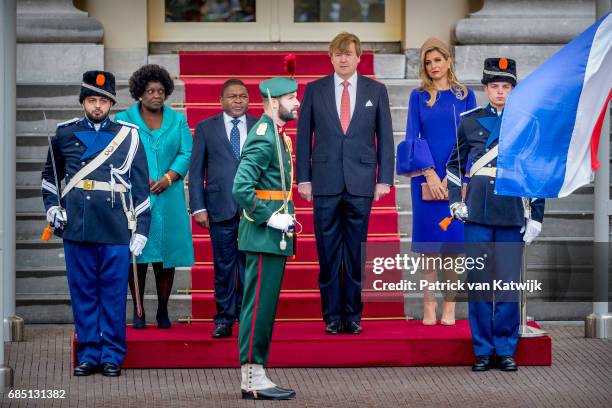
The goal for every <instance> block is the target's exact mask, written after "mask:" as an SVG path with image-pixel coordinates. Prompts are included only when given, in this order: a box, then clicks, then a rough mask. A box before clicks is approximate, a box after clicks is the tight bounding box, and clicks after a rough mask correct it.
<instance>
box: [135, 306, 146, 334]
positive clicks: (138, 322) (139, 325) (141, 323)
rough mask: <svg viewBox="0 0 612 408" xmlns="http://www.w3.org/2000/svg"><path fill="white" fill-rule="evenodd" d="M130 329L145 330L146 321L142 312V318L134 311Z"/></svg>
mask: <svg viewBox="0 0 612 408" xmlns="http://www.w3.org/2000/svg"><path fill="white" fill-rule="evenodd" d="M132 327H133V328H134V329H139V330H140V329H146V328H147V320H146V318H145V313H144V310H143V311H142V316H141V317H138V315H137V314H136V310H134V316H133V317H132Z"/></svg>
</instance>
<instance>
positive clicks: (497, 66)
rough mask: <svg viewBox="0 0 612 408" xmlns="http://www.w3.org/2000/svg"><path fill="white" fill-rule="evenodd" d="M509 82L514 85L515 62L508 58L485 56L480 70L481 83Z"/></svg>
mask: <svg viewBox="0 0 612 408" xmlns="http://www.w3.org/2000/svg"><path fill="white" fill-rule="evenodd" d="M489 82H510V83H511V84H512V86H516V62H515V61H514V60H513V59H510V58H487V59H486V60H485V62H484V70H483V71H482V83H483V84H484V85H486V84H488V83H489Z"/></svg>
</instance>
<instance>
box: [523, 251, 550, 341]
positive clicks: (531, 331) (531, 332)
mask: <svg viewBox="0 0 612 408" xmlns="http://www.w3.org/2000/svg"><path fill="white" fill-rule="evenodd" d="M527 247H528V245H527V244H525V245H523V251H522V258H523V264H522V265H521V283H524V282H526V276H527ZM520 307H521V323H520V326H519V336H520V337H542V336H547V335H548V333H547V332H546V331H545V330H542V329H538V328H537V327H531V326H529V325H528V324H527V322H528V321H529V318H528V317H527V291H526V290H525V289H522V290H521V299H520Z"/></svg>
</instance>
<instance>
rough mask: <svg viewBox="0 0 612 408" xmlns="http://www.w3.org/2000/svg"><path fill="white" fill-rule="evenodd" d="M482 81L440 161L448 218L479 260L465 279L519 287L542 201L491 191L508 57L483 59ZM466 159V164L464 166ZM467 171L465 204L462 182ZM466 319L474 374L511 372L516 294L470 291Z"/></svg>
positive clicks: (510, 76) (512, 75)
mask: <svg viewBox="0 0 612 408" xmlns="http://www.w3.org/2000/svg"><path fill="white" fill-rule="evenodd" d="M482 83H483V84H484V91H485V94H487V96H488V97H489V102H490V103H489V104H488V105H487V107H486V108H482V107H477V108H475V109H472V110H471V111H468V112H465V113H464V114H462V118H461V122H460V124H459V128H458V130H457V145H456V146H455V148H454V150H453V152H452V154H451V156H450V159H449V162H448V164H447V173H446V175H447V177H448V191H449V193H448V194H449V203H450V208H451V214H452V215H453V216H454V217H455V218H457V219H459V220H461V221H463V222H465V228H464V236H465V245H466V255H467V256H468V257H473V258H477V257H484V260H485V262H484V268H483V269H481V270H478V269H477V268H474V269H472V270H471V271H469V274H468V281H469V282H474V283H489V284H490V285H491V288H492V289H493V288H494V286H493V281H494V280H498V281H503V282H510V281H514V282H519V281H520V270H521V267H522V262H521V261H522V255H523V253H522V251H523V245H524V243H527V244H529V243H531V241H533V240H534V239H535V238H536V237H537V235H538V234H539V233H540V231H541V229H542V219H543V217H544V200H542V199H537V200H529V199H524V198H521V197H509V196H500V195H497V194H495V192H494V187H495V175H496V163H497V150H498V138H499V131H500V126H501V120H502V113H503V108H504V105H505V102H506V98H507V96H508V94H509V93H510V91H511V90H512V88H513V87H514V86H516V64H515V62H514V61H513V60H511V59H506V58H488V59H486V61H485V64H484V72H483V79H482ZM468 160H469V161H470V162H469V163H468ZM466 169H469V177H470V180H469V183H468V186H467V194H466V197H465V201H462V199H461V179H462V175H464V174H465V172H466ZM468 296H469V319H470V327H471V330H472V342H473V347H474V354H475V355H476V362H475V364H474V366H473V367H472V369H473V370H474V371H486V370H488V369H490V368H492V367H493V364H494V358H495V359H496V362H497V366H498V367H499V368H501V369H502V370H504V371H516V370H517V366H516V362H515V361H514V358H513V355H514V351H515V349H516V344H517V342H518V338H519V333H518V330H519V303H518V299H519V297H518V292H517V291H495V290H490V291H486V290H483V291H470V292H469V293H468Z"/></svg>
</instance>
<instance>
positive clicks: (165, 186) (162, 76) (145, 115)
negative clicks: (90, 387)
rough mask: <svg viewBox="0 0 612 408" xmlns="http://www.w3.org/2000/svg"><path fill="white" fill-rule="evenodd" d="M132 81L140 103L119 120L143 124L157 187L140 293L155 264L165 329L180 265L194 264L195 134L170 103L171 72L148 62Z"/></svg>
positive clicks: (139, 324)
mask: <svg viewBox="0 0 612 408" xmlns="http://www.w3.org/2000/svg"><path fill="white" fill-rule="evenodd" d="M129 85H130V94H131V95H132V97H133V98H134V99H135V100H136V101H137V102H136V103H135V104H134V105H132V107H131V108H130V109H128V110H126V111H124V112H121V113H118V114H117V116H116V117H115V120H117V121H125V122H129V123H132V124H134V125H136V126H138V128H139V133H140V141H141V142H142V144H143V146H144V148H145V152H146V154H147V161H148V163H149V177H150V179H149V183H150V191H151V195H150V198H151V229H150V231H149V239H148V241H147V245H146V246H145V248H144V250H143V252H142V254H141V255H140V256H139V257H138V258H137V260H136V261H137V264H138V265H137V267H138V268H137V269H138V284H139V289H140V290H139V292H140V298H141V299H143V294H144V286H145V278H146V276H147V268H148V266H149V263H151V264H152V265H153V272H154V273H155V283H156V286H157V302H158V303H157V316H156V317H157V325H158V327H160V328H164V329H165V328H169V327H170V326H171V323H170V319H169V317H168V299H169V298H170V293H171V291H172V282H173V280H174V270H175V268H176V267H187V266H192V265H193V244H192V240H191V223H190V218H189V214H188V212H187V204H186V202H185V191H184V186H183V179H184V177H185V175H186V174H187V170H188V169H189V160H190V158H191V147H192V137H191V132H190V131H189V126H188V125H187V119H186V118H185V115H183V114H182V113H179V112H176V111H174V110H172V109H170V108H169V107H167V106H165V105H164V101H165V100H166V99H167V98H168V96H170V94H171V93H172V91H173V90H174V83H173V81H172V78H171V77H170V74H168V71H166V70H165V69H164V68H162V67H160V66H158V65H145V66H143V67H141V68H139V69H138V70H137V71H136V72H134V74H133V75H132V77H131V78H130V82H129ZM129 277H130V280H129V284H130V290H131V292H132V299H134V322H133V327H134V328H137V329H144V328H145V327H146V320H145V315H144V310H143V314H142V317H141V318H138V316H137V315H136V304H135V299H136V297H135V295H134V275H133V273H130V274H129Z"/></svg>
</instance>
